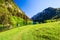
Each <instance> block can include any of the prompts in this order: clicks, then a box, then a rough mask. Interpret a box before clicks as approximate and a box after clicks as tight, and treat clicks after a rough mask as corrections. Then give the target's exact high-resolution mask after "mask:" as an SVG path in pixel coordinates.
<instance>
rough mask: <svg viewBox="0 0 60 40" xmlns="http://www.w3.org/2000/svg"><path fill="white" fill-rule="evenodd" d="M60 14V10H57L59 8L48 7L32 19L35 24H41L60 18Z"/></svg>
mask: <svg viewBox="0 0 60 40" xmlns="http://www.w3.org/2000/svg"><path fill="white" fill-rule="evenodd" d="M59 14H60V9H59V8H58V9H57V8H52V7H48V8H46V9H44V10H43V11H42V12H40V13H38V14H37V15H34V16H33V17H32V20H33V21H34V22H39V23H40V22H44V21H45V20H49V19H57V18H60V16H59Z"/></svg>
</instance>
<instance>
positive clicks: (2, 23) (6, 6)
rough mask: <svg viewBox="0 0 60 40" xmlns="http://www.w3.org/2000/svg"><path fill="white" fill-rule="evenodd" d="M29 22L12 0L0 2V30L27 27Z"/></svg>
mask: <svg viewBox="0 0 60 40" xmlns="http://www.w3.org/2000/svg"><path fill="white" fill-rule="evenodd" d="M29 20H30V19H29V18H28V17H27V15H25V13H24V12H23V11H22V10H21V9H20V8H19V7H18V6H17V5H16V4H15V2H14V0H0V29H2V30H3V29H11V28H14V27H20V26H23V25H27V23H28V21H29ZM0 31H1V30H0Z"/></svg>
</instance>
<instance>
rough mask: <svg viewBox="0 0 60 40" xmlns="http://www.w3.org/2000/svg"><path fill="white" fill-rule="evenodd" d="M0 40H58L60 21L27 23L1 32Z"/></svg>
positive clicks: (59, 37) (59, 38)
mask: <svg viewBox="0 0 60 40" xmlns="http://www.w3.org/2000/svg"><path fill="white" fill-rule="evenodd" d="M0 40H60V22H53V23H44V24H37V25H28V26H23V27H19V28H15V29H12V30H8V31H5V32H1V33H0Z"/></svg>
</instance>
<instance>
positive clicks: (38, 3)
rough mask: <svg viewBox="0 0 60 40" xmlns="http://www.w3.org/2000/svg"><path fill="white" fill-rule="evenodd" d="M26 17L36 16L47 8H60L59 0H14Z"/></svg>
mask: <svg viewBox="0 0 60 40" xmlns="http://www.w3.org/2000/svg"><path fill="white" fill-rule="evenodd" d="M14 1H15V3H16V4H17V5H18V6H19V7H20V8H21V9H22V10H23V11H24V12H25V14H26V15H27V16H28V17H30V18H31V17H32V16H34V15H36V14H37V13H38V12H41V11H42V10H44V9H45V8H47V7H54V8H59V7H60V0H14Z"/></svg>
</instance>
